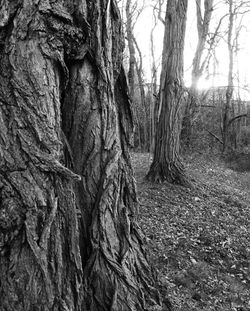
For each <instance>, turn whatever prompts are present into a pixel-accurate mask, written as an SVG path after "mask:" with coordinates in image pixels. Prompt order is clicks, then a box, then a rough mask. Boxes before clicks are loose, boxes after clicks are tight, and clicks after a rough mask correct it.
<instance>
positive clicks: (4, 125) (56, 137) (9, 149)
mask: <svg viewBox="0 0 250 311" xmlns="http://www.w3.org/2000/svg"><path fill="white" fill-rule="evenodd" d="M0 4H1V5H0V16H1V20H0V52H1V53H0V67H1V71H0V119H1V121H0V154H1V157H0V275H1V279H0V297H1V298H0V310H5V311H12V310H16V311H24V310H25V311H31V310H32V311H34V310H36V311H39V310H40V311H42V310H43V311H49V310H50V311H51V310H53V311H62V310H71V311H76V310H92V311H98V310H102V311H103V310H114V311H115V310H124V311H125V310H126V311H127V310H146V309H147V307H148V306H149V305H154V304H157V302H156V301H157V299H158V294H157V291H156V290H155V289H154V287H153V286H154V282H153V277H152V271H151V269H150V268H149V266H148V262H147V260H146V258H145V250H144V248H143V245H142V239H141V235H140V231H139V229H138V228H137V224H136V220H135V215H136V206H137V200H136V192H135V186H134V179H133V173H132V168H131V163H130V157H129V154H128V145H129V143H130V134H131V131H132V127H133V122H132V119H131V110H130V102H129V99H128V90H127V82H126V77H125V74H124V70H123V68H122V47H123V38H122V33H121V23H120V15H119V11H118V9H117V6H116V3H115V1H109V0H97V1H90V0H88V1H76V0H75V1H72V0H67V1H66V0H64V1H57V2H54V1H41V2H37V1H33V0H27V1H19V2H18V1H15V2H13V1H8V0H5V1H3V0H2V1H0ZM159 304H160V303H159Z"/></svg>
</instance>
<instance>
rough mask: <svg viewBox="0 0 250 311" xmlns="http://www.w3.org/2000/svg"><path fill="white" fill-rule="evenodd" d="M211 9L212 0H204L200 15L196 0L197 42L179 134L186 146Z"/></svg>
mask: <svg viewBox="0 0 250 311" xmlns="http://www.w3.org/2000/svg"><path fill="white" fill-rule="evenodd" d="M212 11H213V0H204V14H203V15H202V10H201V0H196V16H197V31H198V43H197V47H196V51H195V55H194V58H193V66H192V81H191V87H190V89H189V97H188V99H187V102H186V107H185V113H184V118H183V124H182V133H181V136H182V138H183V140H184V141H185V144H186V146H187V147H190V144H191V140H192V123H193V118H194V116H195V113H196V112H197V105H198V97H199V95H198V90H197V85H198V82H199V79H200V78H201V76H202V74H203V71H204V67H205V64H206V62H205V61H203V62H202V55H203V53H204V49H205V44H206V41H207V37H208V34H209V25H210V21H211V17H212Z"/></svg>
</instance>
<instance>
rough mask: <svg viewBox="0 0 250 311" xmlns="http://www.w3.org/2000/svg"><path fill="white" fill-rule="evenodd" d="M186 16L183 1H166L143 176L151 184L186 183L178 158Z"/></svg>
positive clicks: (185, 2) (184, 1)
mask: <svg viewBox="0 0 250 311" xmlns="http://www.w3.org/2000/svg"><path fill="white" fill-rule="evenodd" d="M186 14H187V1H186V0H169V1H168V2H167V9H166V18H165V34H164V42H163V53H162V71H161V81H160V92H159V109H158V118H157V125H156V126H157V128H156V138H155V149H154V158H153V162H152V164H151V167H150V170H149V172H148V174H147V178H148V179H149V180H152V181H164V180H167V181H169V182H172V183H179V184H188V179H187V177H186V175H185V173H184V168H183V164H182V162H181V160H180V156H179V135H180V126H181V108H182V105H183V98H184V93H185V91H184V87H183V50H184V38H185V30H186Z"/></svg>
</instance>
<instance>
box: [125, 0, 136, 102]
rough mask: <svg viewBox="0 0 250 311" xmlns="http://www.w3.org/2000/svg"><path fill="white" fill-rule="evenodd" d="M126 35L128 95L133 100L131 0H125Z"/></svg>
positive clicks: (133, 66)
mask: <svg viewBox="0 0 250 311" xmlns="http://www.w3.org/2000/svg"><path fill="white" fill-rule="evenodd" d="M126 18H127V21H126V35H127V40H128V50H129V69H128V82H129V90H130V96H131V98H132V99H133V100H134V96H135V66H136V58H135V46H134V42H133V26H132V18H133V16H132V12H131V0H127V2H126Z"/></svg>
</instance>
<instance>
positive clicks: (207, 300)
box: [132, 153, 250, 311]
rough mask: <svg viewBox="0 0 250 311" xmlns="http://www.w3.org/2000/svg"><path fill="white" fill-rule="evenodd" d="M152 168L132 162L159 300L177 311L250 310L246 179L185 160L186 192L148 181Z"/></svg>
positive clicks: (249, 183) (141, 160) (213, 164)
mask: <svg viewBox="0 0 250 311" xmlns="http://www.w3.org/2000/svg"><path fill="white" fill-rule="evenodd" d="M150 161H151V159H150V155H149V154H140V153H134V154H133V155H132V162H133V166H134V170H135V177H136V180H137V188H138V198H139V203H140V210H139V223H140V226H141V228H142V229H143V231H144V233H145V235H146V240H147V242H148V243H147V244H148V248H149V251H148V253H149V258H150V260H151V261H152V263H153V265H154V267H155V268H156V269H157V270H158V272H159V287H160V289H161V292H162V294H163V297H164V298H166V299H167V298H169V299H170V301H171V304H172V307H173V310H176V311H177V310H178V311H191V310H192V311H198V310H206V311H215V310H216V311H222V310H223V311H227V310H228V311H229V310H230V311H248V310H250V194H249V190H250V173H249V172H244V171H243V172H236V171H234V170H232V169H230V168H228V167H226V165H225V164H223V163H222V162H220V161H219V160H213V159H211V158H210V159H209V158H207V159H204V157H201V156H199V157H193V158H192V157H189V158H187V159H186V160H185V164H186V167H187V173H188V174H189V175H190V176H191V177H192V179H193V181H194V188H193V189H187V188H184V187H181V186H176V185H171V184H168V183H164V184H153V183H150V182H147V181H145V180H144V176H145V174H146V172H147V170H148V168H149V165H150ZM165 302H166V304H168V301H167V300H166V301H165Z"/></svg>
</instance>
